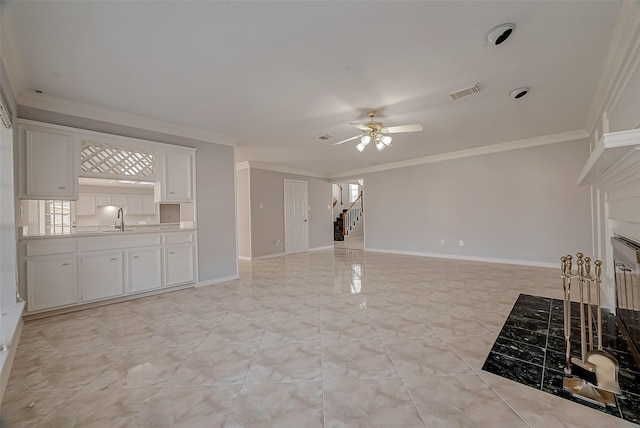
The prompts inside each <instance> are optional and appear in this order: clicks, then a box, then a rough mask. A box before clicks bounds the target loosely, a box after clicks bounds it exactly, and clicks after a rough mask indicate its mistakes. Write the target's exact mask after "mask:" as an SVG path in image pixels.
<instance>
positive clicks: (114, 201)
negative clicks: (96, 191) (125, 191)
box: [96, 195, 127, 208]
mask: <svg viewBox="0 0 640 428" xmlns="http://www.w3.org/2000/svg"><path fill="white" fill-rule="evenodd" d="M96 205H97V206H99V207H107V206H114V207H118V208H124V207H126V206H127V198H126V197H124V196H119V195H96Z"/></svg>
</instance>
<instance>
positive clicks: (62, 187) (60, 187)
mask: <svg viewBox="0 0 640 428" xmlns="http://www.w3.org/2000/svg"><path fill="white" fill-rule="evenodd" d="M58 189H60V190H64V189H66V187H65V186H58Z"/></svg>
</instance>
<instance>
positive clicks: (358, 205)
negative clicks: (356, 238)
mask: <svg viewBox="0 0 640 428" xmlns="http://www.w3.org/2000/svg"><path fill="white" fill-rule="evenodd" d="M363 215H364V204H363V200H362V192H360V195H359V196H358V198H357V199H356V200H355V201H353V203H352V204H351V205H350V206H349V208H347V209H345V210H342V213H340V214H339V215H338V216H337V217H336V219H335V221H334V222H333V240H334V241H344V238H345V237H346V236H348V235H349V232H350V231H351V230H353V228H354V227H355V225H356V224H358V221H359V220H360V218H361V217H362V216H363Z"/></svg>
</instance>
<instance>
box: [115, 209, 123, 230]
mask: <svg viewBox="0 0 640 428" xmlns="http://www.w3.org/2000/svg"><path fill="white" fill-rule="evenodd" d="M120 215H122V220H120V231H121V232H124V211H123V210H122V208H118V217H116V219H119V218H120ZM117 222H118V220H116V223H117ZM117 227H118V226H117V225H116V228H117Z"/></svg>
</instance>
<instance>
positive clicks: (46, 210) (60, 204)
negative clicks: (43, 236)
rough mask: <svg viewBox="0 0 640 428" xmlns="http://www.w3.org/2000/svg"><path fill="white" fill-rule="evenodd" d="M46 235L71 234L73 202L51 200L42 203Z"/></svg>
mask: <svg viewBox="0 0 640 428" xmlns="http://www.w3.org/2000/svg"><path fill="white" fill-rule="evenodd" d="M40 206H41V210H42V214H43V218H44V227H45V233H47V234H50V235H61V234H64V233H70V232H71V202H70V201H59V200H49V201H42V203H41V205H40Z"/></svg>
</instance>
